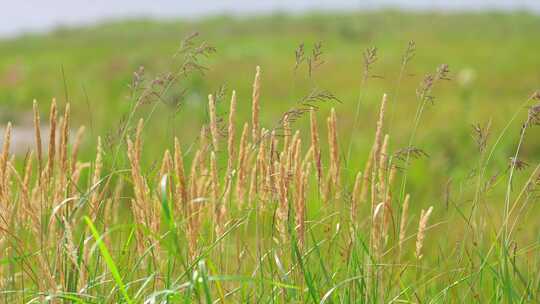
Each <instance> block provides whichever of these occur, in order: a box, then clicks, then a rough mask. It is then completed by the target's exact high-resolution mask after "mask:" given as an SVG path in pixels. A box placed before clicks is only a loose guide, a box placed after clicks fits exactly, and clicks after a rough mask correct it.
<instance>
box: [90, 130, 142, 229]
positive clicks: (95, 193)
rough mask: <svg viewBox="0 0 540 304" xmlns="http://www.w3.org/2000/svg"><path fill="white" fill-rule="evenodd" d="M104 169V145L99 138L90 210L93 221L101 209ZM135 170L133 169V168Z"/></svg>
mask: <svg viewBox="0 0 540 304" xmlns="http://www.w3.org/2000/svg"><path fill="white" fill-rule="evenodd" d="M102 169H103V145H102V143H101V137H100V136H98V142H97V152H96V162H95V164H94V174H93V175H92V186H91V189H92V192H91V193H90V208H91V210H92V212H91V214H92V219H93V220H95V219H96V216H97V214H98V209H99V193H100V191H99V189H100V185H99V184H100V182H101V171H102ZM132 170H133V168H132Z"/></svg>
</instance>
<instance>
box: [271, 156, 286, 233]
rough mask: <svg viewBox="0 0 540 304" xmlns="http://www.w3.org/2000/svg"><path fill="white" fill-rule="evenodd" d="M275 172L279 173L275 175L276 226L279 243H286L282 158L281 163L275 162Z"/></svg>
mask: <svg viewBox="0 0 540 304" xmlns="http://www.w3.org/2000/svg"><path fill="white" fill-rule="evenodd" d="M274 167H275V169H274V170H275V172H279V174H278V175H277V179H276V182H277V185H276V188H277V190H278V195H279V203H278V208H277V210H276V218H277V225H276V228H277V230H278V233H279V236H280V239H281V242H283V243H284V242H286V240H287V217H288V214H289V201H288V198H287V169H286V167H285V161H284V160H283V158H282V161H281V162H277V161H276V162H275V164H274Z"/></svg>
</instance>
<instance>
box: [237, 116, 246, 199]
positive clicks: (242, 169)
mask: <svg viewBox="0 0 540 304" xmlns="http://www.w3.org/2000/svg"><path fill="white" fill-rule="evenodd" d="M248 150H249V147H248V124H247V123H245V124H244V129H243V130H242V136H241V137H240V149H239V152H238V167H237V170H236V172H237V178H236V198H237V199H238V203H239V204H242V203H243V202H244V194H245V181H246V175H247V172H246V170H247V168H246V167H247V159H248Z"/></svg>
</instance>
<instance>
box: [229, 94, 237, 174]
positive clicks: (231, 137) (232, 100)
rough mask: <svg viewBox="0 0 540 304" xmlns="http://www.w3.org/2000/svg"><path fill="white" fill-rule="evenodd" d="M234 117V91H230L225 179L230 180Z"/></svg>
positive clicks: (232, 161)
mask: <svg viewBox="0 0 540 304" xmlns="http://www.w3.org/2000/svg"><path fill="white" fill-rule="evenodd" d="M235 116H236V91H232V96H231V106H230V108H229V124H228V126H227V135H228V138H227V153H228V161H227V178H229V179H230V178H231V174H232V170H233V164H234V153H235V152H234V139H235Z"/></svg>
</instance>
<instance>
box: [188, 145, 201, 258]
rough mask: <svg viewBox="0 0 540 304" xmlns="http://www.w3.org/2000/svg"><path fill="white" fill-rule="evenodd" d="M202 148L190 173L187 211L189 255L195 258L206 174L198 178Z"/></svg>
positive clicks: (196, 154) (197, 153)
mask: <svg viewBox="0 0 540 304" xmlns="http://www.w3.org/2000/svg"><path fill="white" fill-rule="evenodd" d="M201 154H202V153H201V150H197V152H196V153H195V157H194V158H193V162H192V163H191V173H190V186H189V191H190V196H189V202H188V204H187V213H186V217H187V219H188V226H187V230H188V239H189V256H190V258H191V259H193V258H195V256H196V252H197V237H198V233H199V232H198V230H199V216H200V214H199V206H200V204H201V202H200V201H199V199H200V196H199V190H200V185H202V184H204V180H203V178H204V176H203V177H201V179H200V180H199V179H198V175H197V167H198V164H199V161H200V158H201Z"/></svg>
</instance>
